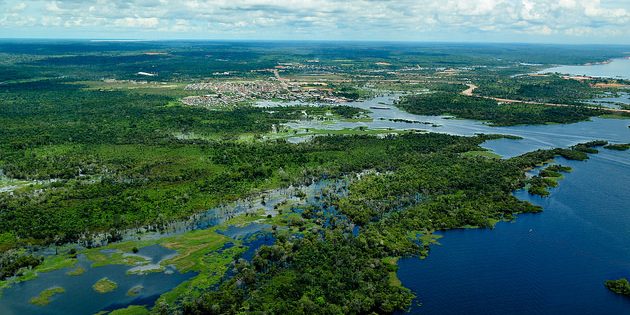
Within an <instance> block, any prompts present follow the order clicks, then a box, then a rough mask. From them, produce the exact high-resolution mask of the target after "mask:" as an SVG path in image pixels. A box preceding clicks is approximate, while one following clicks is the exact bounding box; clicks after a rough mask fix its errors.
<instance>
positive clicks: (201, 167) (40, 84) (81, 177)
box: [0, 42, 621, 314]
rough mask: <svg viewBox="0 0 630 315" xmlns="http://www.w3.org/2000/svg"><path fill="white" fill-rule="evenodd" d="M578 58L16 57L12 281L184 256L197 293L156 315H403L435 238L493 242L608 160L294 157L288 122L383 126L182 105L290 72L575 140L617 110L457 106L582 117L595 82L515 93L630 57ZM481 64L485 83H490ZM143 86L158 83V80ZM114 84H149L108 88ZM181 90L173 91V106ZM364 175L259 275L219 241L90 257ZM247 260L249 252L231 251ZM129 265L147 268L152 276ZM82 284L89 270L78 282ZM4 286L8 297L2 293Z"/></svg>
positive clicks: (530, 54) (149, 47)
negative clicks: (410, 262) (148, 230)
mask: <svg viewBox="0 0 630 315" xmlns="http://www.w3.org/2000/svg"><path fill="white" fill-rule="evenodd" d="M348 45H350V44H348ZM375 46H376V47H375ZM572 49H573V50H572V51H574V52H575V53H574V54H569V55H566V54H565V55H563V56H562V58H561V59H559V57H558V54H559V53H561V52H566V51H567V49H566V48H562V47H551V46H549V47H547V46H545V47H542V48H541V47H537V46H529V45H516V46H509V45H508V46H506V45H466V46H462V45H457V44H442V45H420V44H418V45H409V46H406V45H402V46H391V45H389V44H382V45H369V46H364V45H362V44H352V45H350V46H347V45H346V44H343V45H336V44H335V45H331V44H329V43H326V44H308V45H304V44H300V43H285V44H278V43H236V42H235V43H189V42H174V43H130V44H126V45H122V44H117V43H110V44H103V43H84V42H74V43H22V44H19V45H17V44H11V45H9V44H5V45H0V53H3V57H6V58H5V59H4V60H2V61H0V183H3V186H0V188H2V189H6V191H5V190H1V191H0V253H1V255H0V281H2V280H4V279H6V278H10V277H13V276H20V274H23V273H25V272H28V273H29V274H28V277H33V274H34V271H33V270H32V269H33V268H42V267H46V270H54V269H60V268H65V267H70V266H75V265H74V264H76V260H77V259H76V257H77V250H75V249H74V247H73V248H72V249H71V250H67V251H63V252H60V254H58V255H56V256H52V258H51V257H48V258H47V259H46V260H44V261H42V259H41V257H38V256H36V255H34V254H33V253H34V252H33V251H31V250H32V249H34V248H35V249H36V248H37V247H38V245H47V244H55V245H59V246H60V247H62V248H63V246H62V244H64V243H67V242H72V241H80V242H79V243H80V244H81V245H84V247H85V248H80V249H79V250H80V251H81V254H84V255H86V257H88V259H91V260H92V261H94V262H98V263H101V264H106V263H112V264H113V263H124V259H123V257H124V256H125V254H130V253H136V252H138V251H139V249H138V247H142V246H149V244H156V245H157V244H160V245H162V246H165V247H168V248H170V249H173V250H175V251H176V252H177V254H178V255H177V256H174V257H172V258H170V260H168V263H171V262H172V263H173V264H174V265H175V266H176V267H177V268H178V270H180V271H195V272H198V273H199V274H198V276H197V277H195V278H194V280H192V281H190V282H187V283H185V284H184V285H183V287H179V288H178V289H176V290H174V291H171V292H169V293H167V294H166V296H162V297H161V298H160V300H159V303H158V305H157V307H155V309H154V310H153V312H154V313H165V314H172V313H180V312H184V313H189V314H236V313H271V314H282V313H304V314H320V313H321V314H324V313H326V314H339V313H350V314H370V313H392V312H395V311H401V310H405V309H406V308H408V307H409V305H410V303H411V301H412V299H413V294H412V293H411V292H410V291H409V290H407V289H406V288H404V287H402V286H401V285H400V282H398V281H397V279H396V276H395V272H396V268H397V267H396V263H395V261H396V259H397V258H398V257H402V256H413V255H416V256H425V255H427V253H428V250H429V244H430V243H431V242H432V239H433V236H432V233H433V232H434V231H436V230H446V229H455V228H469V227H480V228H492V227H493V226H494V224H496V223H497V222H499V221H502V220H512V219H514V217H515V216H516V215H517V214H519V213H526V212H528V213H534V212H539V211H541V208H540V207H537V206H533V205H531V204H529V203H526V202H523V201H520V200H518V199H517V198H515V197H514V196H513V195H512V192H513V191H514V190H516V189H521V188H525V187H527V188H529V189H530V191H531V192H534V193H540V194H544V192H546V189H547V188H548V187H550V186H553V185H554V183H555V180H552V178H554V179H557V178H558V177H559V176H560V173H561V172H565V171H568V169H567V168H564V167H561V166H550V167H547V168H546V169H544V170H542V171H541V172H540V174H539V176H538V177H534V178H533V179H529V180H528V179H527V178H526V176H525V174H524V172H525V171H526V170H528V169H531V168H533V167H536V166H539V165H541V163H544V162H548V161H549V160H551V159H553V158H554V157H556V156H562V157H565V158H567V159H574V160H584V159H587V158H588V155H587V154H588V153H595V152H597V151H596V150H595V149H593V148H592V147H593V146H601V145H604V144H605V143H599V142H596V143H588V144H582V145H577V146H574V147H572V148H568V149H554V150H539V151H535V152H530V153H528V154H525V155H522V156H518V157H514V158H511V159H506V160H503V159H499V158H495V157H492V156H491V155H490V154H486V155H483V154H471V153H475V152H477V153H478V152H482V151H483V149H482V148H481V147H480V146H479V145H480V144H481V143H482V142H484V141H486V140H488V139H494V138H497V136H488V135H478V136H475V137H458V136H450V135H445V134H432V133H431V134H423V133H418V132H402V131H397V132H396V133H397V134H396V135H393V134H388V135H385V136H382V137H377V136H369V135H365V134H362V135H356V134H355V135H324V136H319V137H315V138H314V139H312V140H311V141H309V142H304V143H300V144H292V143H289V142H287V141H284V140H283V139H281V138H273V137H266V136H270V135H273V134H274V133H275V134H277V133H279V132H277V130H278V129H280V128H285V126H283V123H286V122H289V121H296V120H305V119H316V120H322V121H325V120H330V119H342V118H345V119H356V118H359V117H363V116H364V114H365V113H366V111H364V110H360V109H357V108H353V107H349V106H332V105H330V106H321V107H308V106H288V107H274V108H258V107H253V106H245V105H244V104H237V105H235V106H233V107H230V108H229V109H215V110H208V109H204V108H195V107H187V106H183V105H182V104H181V103H180V102H179V98H181V97H183V96H186V95H188V93H192V94H195V93H201V92H189V91H187V90H185V89H184V88H183V87H184V86H185V85H186V84H188V83H192V82H198V81H199V80H200V79H206V78H209V77H212V78H213V79H217V77H215V75H214V74H213V72H215V71H218V72H221V73H225V72H227V73H228V75H226V78H223V79H225V80H231V79H232V78H234V77H236V78H238V79H250V78H256V79H260V78H265V77H269V76H272V74H271V73H270V72H269V71H268V70H269V69H270V68H274V67H275V66H277V65H279V64H280V63H282V64H283V68H282V69H286V70H285V71H282V75H283V76H285V77H290V76H298V77H299V76H300V75H302V76H301V77H299V79H300V80H301V79H305V78H306V79H310V76H314V77H315V78H316V79H315V80H322V81H328V80H329V82H327V83H326V86H327V87H328V88H330V89H333V91H334V94H336V95H338V96H344V97H348V98H352V99H357V98H365V97H367V96H368V95H371V94H372V93H381V92H383V91H380V90H378V89H379V88H381V89H386V90H388V91H389V90H397V91H399V90H406V91H411V92H414V93H415V92H422V93H428V94H422V95H417V96H411V97H408V98H406V99H405V100H404V101H403V102H401V103H400V104H399V106H400V107H401V108H403V109H405V110H407V111H409V112H411V113H416V114H424V115H443V114H450V115H455V116H457V117H462V118H470V119H479V120H485V121H488V122H491V123H493V124H495V125H515V124H539V123H568V122H575V121H581V120H585V119H588V118H589V117H591V116H593V115H598V114H599V111H596V110H590V109H586V108H577V107H575V108H573V107H570V108H564V107H562V108H560V107H546V106H541V105H528V104H513V105H499V104H497V103H496V102H495V101H490V100H486V99H483V98H475V97H467V96H463V95H459V94H458V93H459V92H461V90H462V89H463V88H464V85H462V83H463V82H468V81H469V80H470V79H478V80H479V82H482V83H484V85H485V86H486V87H485V88H482V89H481V90H480V93H482V94H492V96H504V97H513V98H518V99H523V100H537V101H566V102H575V101H576V100H577V99H578V98H586V97H588V96H589V95H593V91H592V90H590V89H589V87H588V86H586V85H585V84H583V83H575V82H572V81H567V80H562V79H559V78H557V77H549V78H547V79H536V78H519V77H514V78H507V77H508V76H509V75H512V74H516V73H520V72H523V71H531V70H536V69H535V67H532V66H523V65H520V64H519V62H521V61H529V62H544V63H551V62H558V61H559V60H563V61H567V60H568V61H570V62H576V63H581V62H587V61H596V60H598V59H601V58H603V57H605V58H609V57H615V56H617V55H618V54H619V53H620V51H619V52H612V53H609V52H606V51H604V50H602V49H599V48H597V47H588V49H587V48H572ZM288 52H290V53H288ZM524 58H527V60H524ZM307 60H310V61H307ZM383 61H387V62H383ZM293 63H300V66H299V67H295V66H293ZM472 64H474V65H476V66H479V67H478V68H475V69H476V70H475V72H472V70H471V69H472V68H471V67H470V66H471V65H472ZM476 66H475V67H476ZM449 67H458V68H459V70H457V71H454V72H449V73H451V74H448V75H444V76H443V77H441V80H436V81H435V82H434V81H433V80H431V82H426V83H422V82H424V79H425V77H424V75H428V76H430V77H433V76H436V75H438V73H441V72H443V71H444V70H445V69H446V68H449ZM305 69H306V70H305ZM399 70H400V72H396V71H399ZM402 70H405V71H402ZM140 71H145V72H151V73H156V74H158V75H157V76H155V77H145V76H142V77H140V76H139V75H138V74H137V72H140ZM221 75H223V74H221ZM451 75H452V76H451ZM415 76H418V77H415ZM471 76H473V77H471ZM497 77H501V78H502V81H496V80H495V79H496V78H497ZM103 79H117V80H138V81H115V82H116V83H114V84H112V85H110V86H108V85H107V84H108V83H107V82H106V81H108V80H103ZM403 79H404V80H403ZM140 80H143V81H140ZM541 80H543V81H541ZM109 81H110V82H111V80H109ZM144 81H149V82H148V83H147V82H144ZM162 81H164V82H162ZM403 81H404V82H403ZM495 81H496V82H499V83H496V84H495ZM475 82H477V81H475ZM167 83H168V84H167ZM151 84H154V85H151ZM170 84H172V85H174V86H175V88H172V89H170V88H160V86H162V85H164V86H166V85H170ZM118 85H119V86H118ZM401 121H403V120H401ZM408 122H411V121H408ZM293 131H294V132H296V133H297V130H293ZM383 131H384V132H389V131H387V130H383ZM287 133H289V132H287ZM322 133H323V134H325V131H323V132H322ZM331 133H332V132H331ZM349 133H351V132H349ZM609 148H612V149H616V148H621V147H617V146H614V147H609ZM348 174H361V176H359V177H357V179H355V180H354V181H352V182H351V183H350V185H349V187H348V194H347V195H346V194H339V195H336V194H334V193H331V195H329V196H326V197H327V199H326V200H325V201H323V202H324V203H325V205H326V209H328V210H327V211H324V210H323V209H317V208H306V209H291V210H292V212H291V211H287V212H284V213H283V212H282V211H279V213H278V216H277V217H272V216H271V215H270V216H265V218H264V219H261V220H266V221H265V222H267V223H270V224H273V227H272V230H273V236H274V239H275V243H274V244H273V245H267V246H262V247H260V249H259V250H258V251H257V252H256V254H255V255H254V257H253V259H250V260H245V259H239V257H241V256H239V255H241V254H242V253H243V252H244V251H245V247H243V246H242V242H241V240H232V239H229V238H228V237H226V236H223V235H221V234H219V233H217V230H216V229H206V230H198V231H195V232H191V233H185V234H181V235H176V236H171V237H169V238H167V239H160V240H151V241H150V242H144V243H143V242H138V243H133V242H128V243H120V242H114V243H113V244H110V245H111V246H112V247H113V248H116V249H118V250H120V252H116V254H115V255H112V256H109V257H107V256H106V255H105V254H103V253H102V252H100V249H99V248H91V247H92V245H93V243H92V239H93V237H94V235H95V234H97V233H108V234H109V237H110V240H111V241H116V240H118V239H119V238H118V236H119V232H120V230H122V229H126V228H130V227H137V226H144V225H152V227H157V229H159V228H160V227H163V226H164V225H166V224H167V223H169V222H172V221H174V220H179V219H184V218H187V217H189V216H190V215H193V214H196V213H199V212H200V211H203V210H206V209H208V208H211V207H213V206H217V205H220V204H223V203H228V202H230V201H234V200H238V199H243V198H247V197H249V196H252V195H256V194H258V193H260V192H261V191H264V190H267V189H272V188H279V187H286V186H289V185H291V184H299V183H307V182H312V181H313V180H319V179H322V178H327V179H330V178H337V177H341V176H344V175H348ZM4 183H8V184H6V185H4ZM5 187H6V188H5ZM317 197H318V198H319V196H317ZM330 209H332V210H330ZM284 210H287V209H284ZM298 210H299V211H298ZM236 219H238V218H236ZM355 227H359V228H358V229H354V228H355ZM215 228H216V227H215ZM231 241H234V242H236V246H234V247H231V248H224V247H223V246H224V245H226V244H227V243H228V242H231ZM130 257H134V258H133V259H131V260H130V262H131V263H134V262H138V260H143V258H142V257H140V256H133V255H131V256H130ZM134 259H136V260H134ZM38 266H39V267H38ZM228 267H229V269H230V272H227V270H228ZM83 271H85V270H81V269H79V268H78V267H77V269H74V270H73V271H70V272H71V273H77V274H80V273H81V272H83ZM28 277H26V278H28ZM6 283H8V282H0V288H2V287H3V285H4V284H6ZM115 287H116V284H115V283H113V282H111V281H108V280H107V279H101V281H99V282H98V283H96V284H95V287H94V288H95V290H99V291H102V292H107V291H109V290H113V289H115ZM53 289H54V288H53ZM55 292H56V293H61V291H60V290H59V289H57V290H56V291H55V290H51V291H44V292H42V294H41V297H40V298H38V299H36V303H39V304H45V303H46V302H47V301H48V300H49V299H50V297H51V296H52V295H54V294H55ZM178 295H180V296H178ZM136 310H139V311H141V312H142V313H144V312H145V311H146V310H145V309H144V308H141V309H136Z"/></svg>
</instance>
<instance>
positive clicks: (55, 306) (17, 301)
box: [0, 245, 195, 315]
mask: <svg viewBox="0 0 630 315" xmlns="http://www.w3.org/2000/svg"><path fill="white" fill-rule="evenodd" d="M174 253H175V252H174V251H171V250H169V249H166V248H164V247H161V246H158V245H155V246H149V247H145V248H141V249H140V251H139V252H138V255H140V256H143V257H147V258H149V259H150V261H151V262H152V264H158V263H159V262H160V261H162V260H164V259H168V258H169V257H172V255H173V254H174ZM78 258H79V262H78V264H77V266H79V267H81V268H83V269H85V272H84V273H82V274H80V275H74V276H71V275H68V274H67V272H69V271H72V270H75V269H76V268H77V266H73V267H71V268H66V269H61V270H55V271H51V272H46V273H41V274H39V276H38V278H37V279H35V280H31V281H26V282H22V283H17V284H14V285H13V286H12V287H11V288H9V289H5V290H3V292H2V300H1V303H0V314H3V315H23V314H26V315H28V314H59V315H63V314H70V313H73V314H94V313H96V312H98V311H100V310H114V309H118V308H121V307H126V306H128V305H134V304H135V305H153V303H155V300H157V298H158V297H159V296H160V295H161V294H163V293H165V292H168V291H170V290H172V289H173V288H175V287H176V286H177V285H179V284H180V283H182V282H183V281H186V280H188V279H190V278H192V277H194V276H195V273H194V272H188V273H185V274H182V273H179V272H177V271H175V270H174V269H173V268H172V267H167V268H166V269H165V270H163V271H161V272H154V273H147V274H131V273H128V271H129V270H131V269H133V267H130V266H125V265H108V266H103V267H94V268H92V267H91V265H92V262H91V261H89V260H87V259H86V258H85V256H83V255H79V257H78ZM104 277H107V278H108V279H110V280H112V281H114V282H116V284H117V285H118V288H117V289H116V290H114V291H112V292H109V293H104V294H101V293H98V292H96V291H94V289H93V288H92V285H94V283H96V282H97V281H98V280H99V279H102V278H104ZM55 286H59V287H62V288H64V289H65V292H64V293H62V294H59V295H56V296H55V297H53V298H52V300H51V303H50V304H49V305H46V306H36V305H33V304H31V303H29V300H30V299H31V298H32V297H34V296H37V295H39V293H40V292H42V291H43V290H46V289H48V288H51V287H55ZM132 288H136V289H137V292H136V293H137V294H136V295H133V296H131V295H128V294H127V292H128V291H129V290H131V289H132Z"/></svg>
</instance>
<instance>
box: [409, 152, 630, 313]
mask: <svg viewBox="0 0 630 315" xmlns="http://www.w3.org/2000/svg"><path fill="white" fill-rule="evenodd" d="M559 161H560V162H561V164H563V165H569V166H571V167H573V168H574V171H573V172H572V173H569V174H567V175H566V178H565V179H564V180H563V181H561V183H560V186H559V187H558V188H555V189H553V190H552V193H551V196H550V197H549V198H540V197H533V196H530V195H529V194H528V193H527V192H524V191H519V192H517V193H516V196H517V197H519V198H520V199H523V200H528V201H530V202H532V203H534V204H537V205H540V206H542V207H543V208H544V209H545V211H544V212H543V213H542V214H528V215H521V216H519V217H518V218H517V219H516V221H515V222H511V223H500V224H498V225H497V227H496V228H495V229H494V230H454V231H447V232H444V233H443V235H444V238H442V239H440V243H441V244H442V245H441V246H433V247H432V249H431V252H430V254H429V257H428V258H427V259H425V260H420V259H417V258H407V259H401V260H400V263H399V266H400V269H399V271H398V276H399V277H400V279H401V281H402V283H403V285H405V286H406V287H408V288H410V289H412V290H413V291H414V292H416V294H417V295H418V297H419V299H418V301H417V302H420V303H422V306H418V305H417V304H414V307H413V308H412V312H411V313H413V314H562V313H564V314H630V299H627V298H624V297H621V296H618V295H615V294H613V293H611V292H609V291H608V290H607V289H606V288H605V287H604V285H603V282H604V280H607V279H616V278H619V277H630V208H629V205H630V187H628V185H627V184H628V183H630V153H628V152H617V151H609V150H602V152H601V153H600V154H599V155H594V156H592V158H591V160H589V161H588V162H577V161H566V160H562V159H559Z"/></svg>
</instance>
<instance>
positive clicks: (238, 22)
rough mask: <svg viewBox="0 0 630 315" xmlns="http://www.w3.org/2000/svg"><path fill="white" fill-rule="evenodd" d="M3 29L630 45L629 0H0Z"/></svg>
mask: <svg viewBox="0 0 630 315" xmlns="http://www.w3.org/2000/svg"><path fill="white" fill-rule="evenodd" d="M0 38H89V39H96V38H108V39H112V38H117V39H118V38H129V39H299V40H304V39H313V40H395V41H474V42H485V41H490V42H542V43H575V44H580V43H603V44H630V0H439V1H437V0H345V1H335V0H301V1H299V0H211V1H201V0H178V1H175V0H128V1H122V0H97V1H85V0H57V1H47V0H31V1H15V0H0Z"/></svg>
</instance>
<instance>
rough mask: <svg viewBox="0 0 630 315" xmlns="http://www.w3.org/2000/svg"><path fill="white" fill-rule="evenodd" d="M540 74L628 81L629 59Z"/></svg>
mask: <svg viewBox="0 0 630 315" xmlns="http://www.w3.org/2000/svg"><path fill="white" fill-rule="evenodd" d="M540 73H562V74H569V75H575V76H589V77H597V78H614V79H625V80H630V58H619V59H613V60H611V61H610V62H606V63H596V64H589V65H583V66H559V67H554V68H549V69H545V70H542V71H540Z"/></svg>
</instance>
